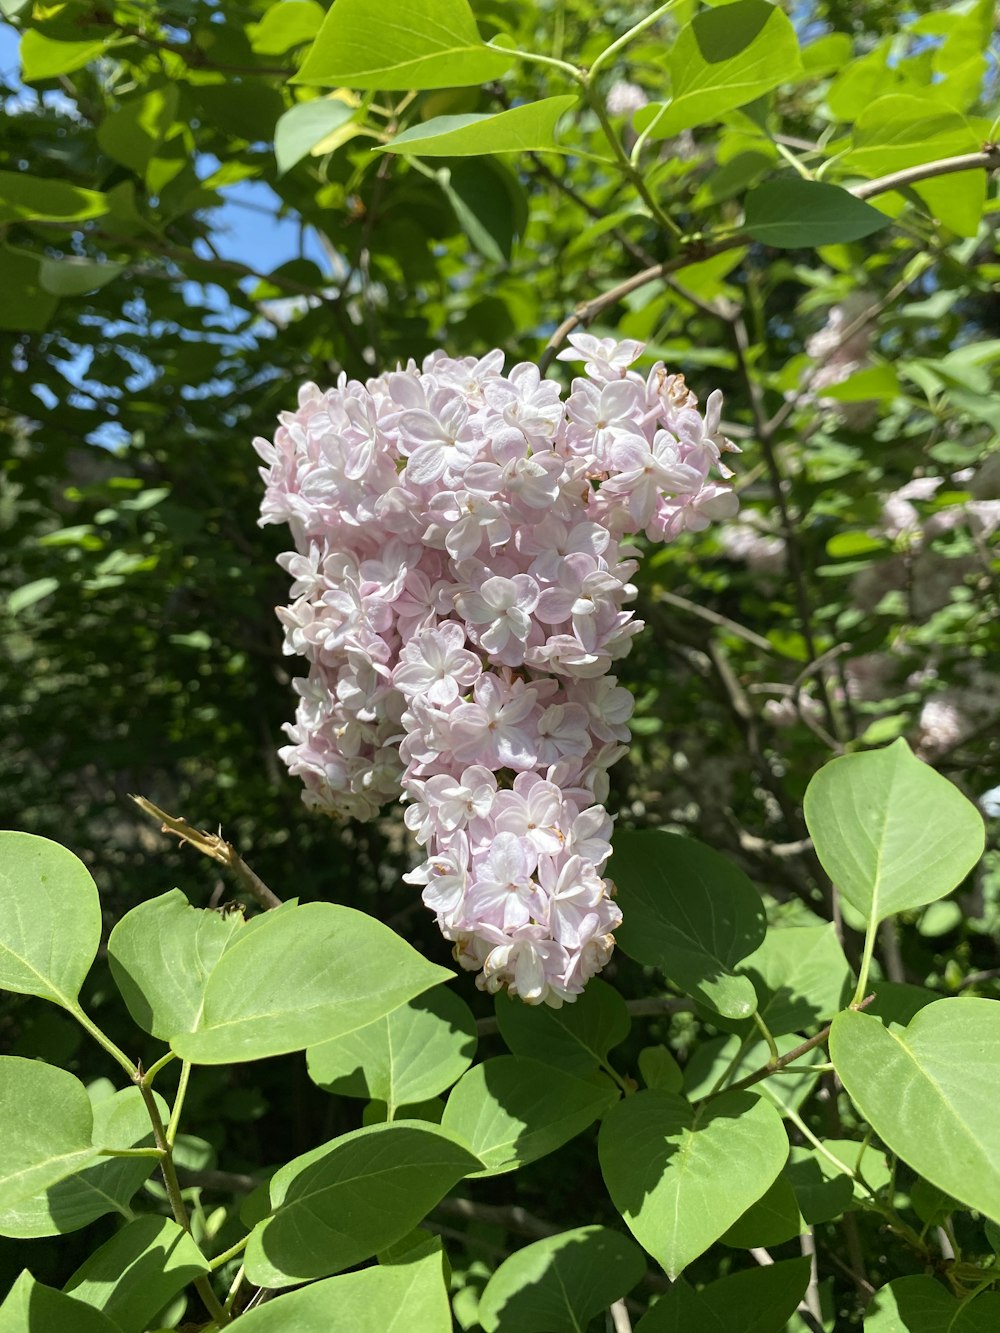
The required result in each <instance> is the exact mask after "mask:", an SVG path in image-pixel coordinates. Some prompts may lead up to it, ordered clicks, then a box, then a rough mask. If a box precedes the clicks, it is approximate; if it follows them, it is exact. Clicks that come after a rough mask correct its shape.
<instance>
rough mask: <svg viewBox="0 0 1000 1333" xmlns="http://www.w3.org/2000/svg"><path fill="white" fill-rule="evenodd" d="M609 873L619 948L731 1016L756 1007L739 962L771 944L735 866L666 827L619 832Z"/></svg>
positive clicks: (750, 889) (749, 887) (753, 895)
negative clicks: (739, 972)
mask: <svg viewBox="0 0 1000 1333" xmlns="http://www.w3.org/2000/svg"><path fill="white" fill-rule="evenodd" d="M614 843H615V851H614V855H613V856H612V858H611V863H610V872H609V873H610V874H611V877H612V878H613V880H614V881H615V883H616V885H617V886H618V904H619V906H620V907H621V909H622V914H623V916H624V920H623V921H622V924H621V926H620V928H619V929H618V931H617V932H616V935H617V940H618V944H619V946H620V947H621V948H622V949H623V950H624V952H625V953H627V954H628V955H629V957H630V958H634V959H635V960H636V961H637V962H640V963H649V964H652V965H653V966H654V967H658V968H660V969H661V971H663V972H664V973H665V974H666V976H668V977H669V978H670V980H671V981H673V982H674V983H675V984H676V985H678V986H679V987H680V988H681V989H682V990H684V991H686V992H687V993H688V994H689V995H692V996H694V998H695V999H696V1000H701V1001H702V1002H703V1003H705V1004H707V1005H708V1006H709V1008H711V1009H714V1010H715V1011H716V1012H717V1013H720V1014H724V1015H725V1016H726V1017H727V1018H747V1017H749V1015H750V1014H752V1013H753V1011H754V1009H755V1008H756V1005H757V997H756V994H755V993H754V988H753V983H752V982H751V981H750V980H749V978H748V977H741V976H737V974H736V972H735V971H734V968H735V966H736V964H737V963H738V962H739V961H740V960H741V959H743V958H745V957H746V956H747V954H750V953H752V952H753V951H754V949H756V948H757V947H758V946H759V945H760V943H761V942H762V940H763V939H764V931H765V925H766V923H765V918H764V908H763V906H762V904H761V901H760V895H759V894H758V892H757V890H756V889H755V888H754V886H753V884H751V882H750V880H749V879H747V877H746V875H744V874H743V872H742V870H740V869H738V867H736V866H735V865H733V864H732V862H731V861H728V860H726V858H725V857H723V856H720V855H719V854H718V853H717V852H713V851H712V850H711V848H709V847H706V846H705V845H704V844H703V843H700V842H696V841H695V840H694V839H693V838H685V837H681V836H680V835H679V834H676V833H665V832H663V831H661V830H659V829H647V830H643V831H642V832H638V833H637V832H632V831H630V830H621V831H619V832H616V833H615V839H614Z"/></svg>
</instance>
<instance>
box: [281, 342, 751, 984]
mask: <svg viewBox="0 0 1000 1333" xmlns="http://www.w3.org/2000/svg"><path fill="white" fill-rule="evenodd" d="M570 341H571V344H572V346H571V348H570V349H567V351H565V352H563V353H561V354H560V355H561V357H562V359H565V360H578V361H580V360H582V361H584V362H585V363H586V364H585V374H584V376H582V377H578V378H576V379H575V380H574V381H573V385H572V390H571V393H570V395H569V397H568V399H567V400H565V401H564V400H563V398H562V395H561V392H560V388H559V386H558V384H556V383H555V382H553V381H549V380H545V379H542V378H541V376H540V374H539V371H538V368H537V367H536V366H534V365H530V364H522V365H517V366H514V367H513V368H512V369H511V370H510V371H509V372H508V373H507V374H505V373H504V368H503V355H502V353H500V352H499V351H495V352H491V353H489V354H488V355H487V356H485V357H483V358H481V359H479V360H476V359H474V358H472V357H467V358H464V359H462V360H452V359H450V358H448V357H447V356H445V355H444V354H443V353H440V352H437V353H434V354H433V355H431V356H429V357H428V358H427V359H426V360H425V361H424V363H423V366H422V367H421V368H419V369H418V367H417V366H416V365H415V364H414V363H413V362H410V363H409V364H408V365H407V366H406V368H405V369H397V370H395V371H393V372H390V373H388V374H385V375H382V376H380V377H378V378H377V379H372V380H369V381H368V383H367V384H360V383H358V382H357V381H353V380H347V379H346V377H344V376H341V378H340V381H339V382H338V384H337V386H336V388H334V389H330V390H328V391H326V392H324V391H322V390H320V389H319V388H317V387H316V386H315V385H313V384H307V385H305V386H304V387H303V388H302V389H301V390H300V393H299V406H298V410H297V411H295V412H288V413H284V414H283V415H282V416H281V418H280V426H279V429H278V431H277V434H276V436H275V439H274V442H273V443H271V442H269V441H266V440H257V441H255V447H256V449H257V452H258V453H259V454H260V456H261V458H262V459H263V461H264V464H265V466H264V467H263V468H262V469H261V475H262V476H263V478H264V482H265V485H266V493H265V497H264V501H263V504H262V506H261V523H262V524H266V523H286V524H288V526H289V528H290V529H291V533H292V538H293V541H294V544H295V551H294V552H289V553H288V554H286V555H283V556H281V557H280V561H279V563H280V564H281V565H282V567H283V568H284V569H285V570H286V571H287V573H288V574H289V576H290V578H291V579H292V588H291V597H292V599H293V600H292V602H291V604H290V605H289V606H287V607H282V608H280V609H279V611H278V615H279V618H280V619H281V622H282V624H283V626H284V628H285V651H286V652H287V653H288V654H292V655H298V656H301V657H305V658H306V659H307V661H308V662H309V675H308V677H307V678H306V679H304V680H297V681H296V682H295V683H294V684H295V689H296V692H297V693H298V695H299V705H298V710H297V713H296V718H295V722H294V723H292V724H289V725H288V726H286V728H285V729H286V731H287V733H288V738H289V744H288V745H286V746H285V747H284V748H283V749H282V750H281V751H280V754H281V757H282V759H283V760H284V762H285V763H286V764H287V765H288V768H289V769H290V771H291V772H292V773H293V774H296V775H297V776H299V777H301V779H302V781H303V783H304V785H305V792H304V797H305V800H306V801H307V803H309V804H311V805H313V806H316V807H318V808H320V809H322V810H325V811H328V812H330V813H332V814H340V815H343V816H349V817H355V818H359V819H369V818H372V817H373V816H375V815H376V814H377V813H378V811H379V810H380V808H381V807H382V806H383V805H384V804H385V803H386V802H387V801H391V800H393V799H399V798H401V799H402V800H403V801H404V803H405V805H406V810H405V822H406V825H407V827H408V828H409V829H410V831H411V833H412V834H413V836H414V838H415V839H416V841H417V843H418V844H419V845H420V846H421V847H422V848H423V849H424V852H425V860H424V861H423V862H422V863H421V864H420V865H419V866H418V867H417V868H416V869H415V870H413V871H412V872H411V873H410V874H409V875H408V876H407V877H406V878H407V879H408V881H409V882H410V883H412V884H415V885H419V886H421V888H422V896H423V900H424V902H425V904H426V905H427V907H428V908H429V909H430V910H431V911H432V912H434V914H435V915H436V918H437V922H438V925H439V927H440V929H441V931H442V933H443V935H444V936H445V937H446V938H447V939H449V940H451V941H453V942H454V945H455V954H456V957H457V959H458V961H459V962H460V963H461V964H462V965H463V966H464V967H467V968H469V969H470V970H475V971H477V972H479V974H480V975H479V977H478V978H477V981H478V984H479V985H480V986H481V987H483V988H484V989H486V990H489V991H491V992H493V991H497V990H499V989H500V988H501V987H504V986H506V987H507V988H508V990H509V991H510V992H511V993H512V994H515V995H518V996H520V997H521V999H523V1000H525V1001H527V1002H528V1003H532V1004H536V1003H540V1002H545V1003H547V1004H550V1005H553V1006H558V1005H560V1004H562V1003H563V1002H564V1001H571V1000H573V999H574V998H575V997H576V996H577V995H579V994H580V993H581V991H582V990H583V987H584V985H585V983H586V981H587V980H588V979H589V978H590V977H591V976H592V975H593V974H594V973H595V972H598V971H600V969H601V968H602V967H603V966H604V964H605V963H606V962H607V961H608V958H609V957H610V955H611V951H612V947H613V944H614V938H613V932H614V930H615V928H616V927H617V926H618V924H619V922H620V920H621V913H620V912H619V909H618V907H617V906H616V904H615V902H614V898H613V887H612V885H611V883H610V882H609V881H608V880H607V879H606V878H605V876H604V873H603V871H604V866H605V862H606V861H607V859H608V857H609V855H610V854H611V842H610V835H611V827H612V821H611V818H610V816H609V815H608V813H607V811H606V810H605V809H604V801H605V800H606V798H607V794H608V770H609V768H610V767H611V765H612V764H614V763H615V762H616V761H617V760H618V759H619V758H620V757H621V756H622V755H623V754H624V753H625V751H626V749H627V743H628V740H629V736H630V732H629V725H628V722H629V718H630V716H631V712H632V698H631V695H630V694H629V692H628V691H627V690H626V689H624V688H623V687H622V686H620V685H619V684H618V682H617V679H616V677H615V676H614V675H613V674H612V667H613V664H614V663H615V662H617V661H619V660H621V659H622V658H624V657H625V656H626V655H627V654H628V652H629V650H630V648H631V644H632V639H633V637H634V635H635V634H636V633H637V632H638V631H639V630H640V629H641V623H640V622H639V621H637V620H635V619H634V617H633V614H632V612H631V611H630V610H628V609H627V607H626V604H627V603H629V602H630V601H632V600H633V599H634V597H635V595H636V589H635V587H634V585H633V584H632V582H631V579H632V576H633V574H634V573H635V570H636V568H637V565H636V556H637V555H638V552H637V550H636V549H635V547H633V546H632V545H630V544H629V538H630V537H633V536H634V535H635V534H636V533H637V532H640V531H641V532H644V533H645V534H646V536H647V537H648V538H649V539H650V540H652V541H664V540H667V539H670V538H672V537H675V536H676V535H677V534H679V533H681V532H683V531H685V530H696V531H697V530H700V529H701V528H703V527H704V526H705V525H706V524H707V523H708V522H710V521H712V520H713V519H717V518H718V519H723V518H729V517H732V515H733V514H734V513H735V511H736V507H737V506H736V500H735V497H734V495H733V493H732V491H731V490H729V489H728V488H727V487H726V486H725V485H723V484H722V481H724V480H725V479H726V478H727V477H729V476H730V475H731V474H730V473H729V471H728V469H726V468H725V467H724V466H723V464H722V462H721V455H722V453H723V452H725V451H727V450H729V449H731V448H732V446H731V445H730V444H729V442H728V441H727V440H726V439H725V438H724V437H723V436H722V434H721V433H720V425H719V422H720V412H721V396H720V395H719V394H718V392H716V393H713V394H712V395H711V396H710V397H709V399H708V402H707V405H706V411H705V413H704V415H702V414H701V413H699V412H698V410H697V403H696V400H695V398H694V395H693V394H692V393H691V392H690V390H688V389H687V387H686V386H685V384H684V381H683V379H682V377H681V376H679V375H670V374H668V373H667V371H666V370H665V369H664V367H663V365H662V364H657V365H655V366H654V367H653V368H652V370H651V371H650V372H649V373H648V374H647V375H645V376H643V375H640V374H639V373H638V372H637V371H635V370H633V369H632V368H631V367H632V365H633V363H634V362H635V361H636V359H637V358H638V356H639V355H640V353H641V352H642V345H641V344H639V343H633V342H615V341H614V340H612V339H599V338H595V337H591V336H589V335H587V334H578V335H576V336H575V337H573V338H571V340H570ZM713 474H714V475H713ZM716 478H718V479H716Z"/></svg>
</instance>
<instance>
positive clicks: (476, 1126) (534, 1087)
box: [441, 1055, 618, 1176]
mask: <svg viewBox="0 0 1000 1333" xmlns="http://www.w3.org/2000/svg"><path fill="white" fill-rule="evenodd" d="M617 1097H618V1093H617V1090H616V1089H615V1088H614V1087H613V1086H612V1084H611V1083H610V1082H608V1080H607V1079H606V1078H604V1077H603V1075H602V1076H592V1077H589V1078H577V1077H574V1076H573V1075H572V1074H568V1073H566V1072H565V1071H564V1070H562V1069H553V1068H551V1067H550V1066H549V1065H546V1064H542V1063H541V1062H540V1061H537V1060H525V1059H522V1058H521V1057H520V1056H514V1055H501V1056H497V1058H496V1059H494V1060H484V1061H483V1063H482V1064H478V1065H474V1066H473V1067H472V1069H470V1070H469V1072H468V1073H467V1074H464V1075H463V1076H462V1078H461V1079H460V1080H459V1081H458V1083H457V1084H456V1085H455V1087H454V1088H452V1090H451V1093H450V1094H449V1096H448V1101H447V1103H446V1104H445V1108H444V1115H443V1116H442V1117H441V1127H442V1128H443V1129H447V1130H449V1131H450V1132H451V1133H452V1134H454V1135H456V1137H458V1138H459V1139H461V1140H462V1142H463V1143H465V1144H467V1145H468V1147H469V1149H470V1151H471V1152H474V1153H475V1154H476V1156H477V1157H478V1158H479V1160H480V1161H481V1162H482V1164H483V1168H484V1169H482V1170H480V1171H474V1172H472V1173H471V1174H472V1175H482V1176H495V1175H500V1174H501V1173H502V1172H504V1171H513V1170H515V1169H516V1168H517V1167H519V1166H523V1165H524V1164H525V1162H533V1161H535V1160H536V1159H537V1158H539V1157H544V1156H545V1155H546V1153H550V1152H554V1151H555V1149H556V1148H561V1147H562V1145H563V1144H564V1143H567V1142H569V1140H570V1139H572V1138H575V1137H576V1135H577V1134H580V1133H582V1131H583V1130H585V1129H586V1128H587V1126H588V1125H591V1124H593V1122H594V1121H595V1120H596V1119H597V1117H598V1116H600V1115H603V1114H604V1112H605V1111H606V1110H607V1109H608V1107H609V1106H611V1105H613V1104H614V1102H615V1101H616V1100H617Z"/></svg>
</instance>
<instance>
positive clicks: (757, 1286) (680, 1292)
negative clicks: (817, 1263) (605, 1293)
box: [635, 1258, 809, 1333]
mask: <svg viewBox="0 0 1000 1333" xmlns="http://www.w3.org/2000/svg"><path fill="white" fill-rule="evenodd" d="M808 1285H809V1260H808V1259H806V1258H802V1259H785V1260H782V1261H781V1262H780V1263H776V1264H769V1265H768V1266H767V1267H766V1268H747V1269H744V1270H743V1271H742V1272H739V1273H732V1274H731V1275H730V1276H729V1277H724V1278H720V1279H719V1281H717V1282H711V1283H709V1285H708V1286H707V1287H703V1288H702V1290H701V1291H698V1292H695V1291H694V1289H693V1288H692V1287H690V1286H688V1284H687V1283H686V1282H685V1281H683V1280H681V1281H680V1282H676V1283H675V1284H674V1285H673V1286H672V1287H671V1288H670V1290H669V1291H668V1292H666V1293H665V1294H664V1295H663V1296H661V1297H660V1299H659V1300H658V1301H657V1302H656V1304H655V1305H654V1306H653V1308H652V1309H651V1310H650V1311H649V1313H648V1314H647V1315H644V1316H643V1318H642V1319H640V1320H639V1323H638V1324H637V1325H636V1328H635V1333H696V1330H697V1333H785V1327H786V1325H787V1323H788V1321H789V1319H791V1318H792V1316H793V1314H794V1313H795V1310H796V1308H797V1307H798V1304H799V1302H800V1301H801V1300H802V1297H803V1296H804V1295H805V1291H806V1288H807V1287H808Z"/></svg>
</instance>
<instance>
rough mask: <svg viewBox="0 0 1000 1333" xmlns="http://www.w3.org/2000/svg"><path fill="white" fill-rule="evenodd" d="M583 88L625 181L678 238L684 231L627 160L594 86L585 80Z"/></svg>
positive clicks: (656, 217) (660, 222)
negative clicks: (661, 205) (662, 206)
mask: <svg viewBox="0 0 1000 1333" xmlns="http://www.w3.org/2000/svg"><path fill="white" fill-rule="evenodd" d="M584 88H585V90H586V93H587V101H588V102H589V103H590V106H591V109H592V110H593V112H594V115H595V116H596V117H597V119H598V121H599V122H600V126H601V129H602V130H603V132H604V137H605V139H607V141H608V143H609V145H610V147H611V151H612V153H614V156H615V161H616V162H617V164H618V167H619V169H620V171H621V173H622V175H623V176H624V177H625V179H626V180H627V181H629V182H630V183H631V184H632V185H633V186H634V187H635V189H636V191H637V193H638V194H639V196H640V198H641V199H642V201H643V203H644V204H645V205H646V207H647V208H648V209H649V211H650V213H652V215H653V217H654V219H655V220H656V221H657V222H658V223H659V224H660V226H661V227H662V228H663V229H664V231H668V232H670V233H671V235H672V236H674V237H676V238H677V239H678V240H679V239H680V238H681V237H682V236H683V234H684V233H683V232H682V231H681V229H680V227H678V225H677V223H676V222H675V221H674V220H673V218H672V217H670V216H669V215H668V214H667V213H665V212H664V211H663V209H662V208H661V207H660V205H659V204H658V203H657V201H656V198H655V196H654V195H653V193H652V191H651V190H650V188H649V186H648V185H647V184H646V181H645V180H644V178H643V176H642V173H641V172H640V171H638V170H637V169H636V168H635V166H633V164H632V162H631V161H630V160H629V156H628V153H626V151H625V149H624V148H623V147H622V144H621V140H620V139H619V138H618V135H617V134H616V133H615V127H614V126H613V125H612V124H611V121H610V119H609V117H608V112H607V108H606V107H605V105H604V103H603V101H602V100H601V98H600V97H598V95H597V93H596V92H595V91H594V88H593V86H592V85H591V84H589V83H586V82H585V83H584Z"/></svg>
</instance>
